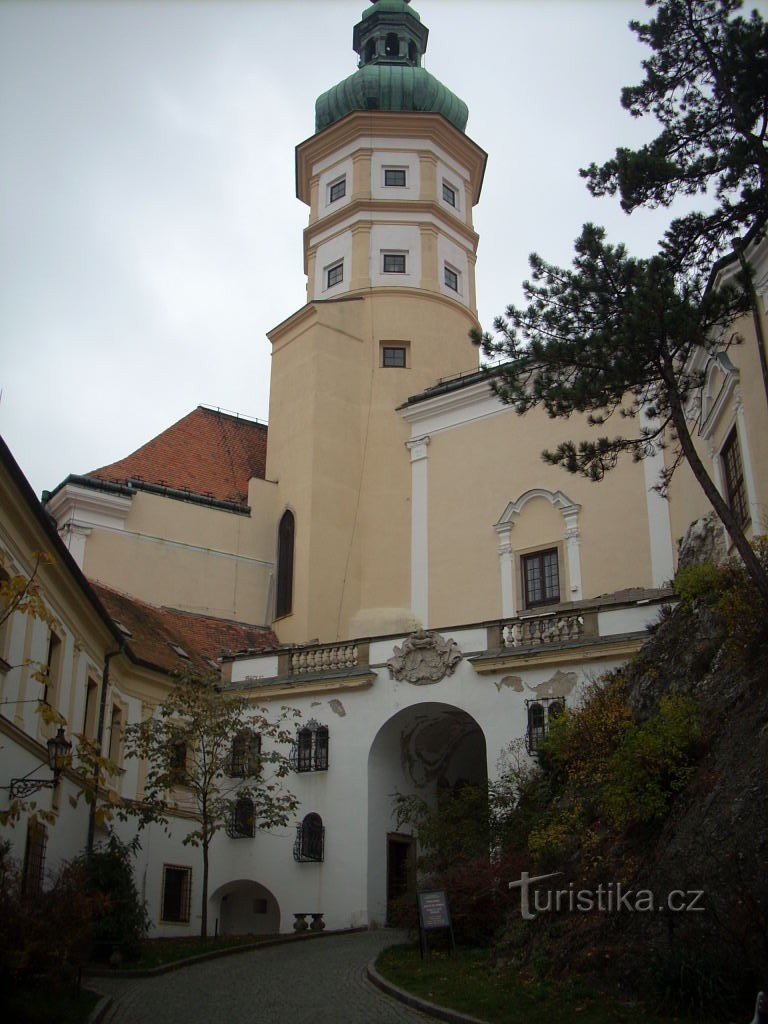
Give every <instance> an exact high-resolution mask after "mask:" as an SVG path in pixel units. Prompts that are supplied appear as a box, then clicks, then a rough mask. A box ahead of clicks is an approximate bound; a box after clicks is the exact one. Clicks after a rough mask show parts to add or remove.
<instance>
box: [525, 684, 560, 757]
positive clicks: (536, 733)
mask: <svg viewBox="0 0 768 1024" xmlns="http://www.w3.org/2000/svg"><path fill="white" fill-rule="evenodd" d="M526 706H527V708H528V727H527V729H526V731H525V747H526V750H527V751H528V753H529V754H535V753H536V751H537V750H538V749H539V747H540V746H541V744H542V742H543V741H544V739H545V738H546V736H548V735H549V730H550V726H551V725H552V723H553V722H554V721H555V720H556V719H558V718H559V717H560V716H561V715H562V714H563V713H564V712H565V700H564V698H563V697H539V698H538V699H537V700H529V701H526Z"/></svg>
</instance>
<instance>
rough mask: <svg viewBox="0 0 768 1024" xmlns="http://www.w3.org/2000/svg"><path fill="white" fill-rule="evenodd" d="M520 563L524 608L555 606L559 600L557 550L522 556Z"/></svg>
mask: <svg viewBox="0 0 768 1024" xmlns="http://www.w3.org/2000/svg"><path fill="white" fill-rule="evenodd" d="M521 563H522V570H523V585H524V587H525V606H526V608H535V607H536V606H537V605H543V604H557V603H558V601H559V600H560V570H559V567H558V561H557V549H556V548H551V549H550V550H548V551H536V552H534V554H532V555H523V557H522V559H521Z"/></svg>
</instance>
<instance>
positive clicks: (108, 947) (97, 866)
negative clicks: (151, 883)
mask: <svg viewBox="0 0 768 1024" xmlns="http://www.w3.org/2000/svg"><path fill="white" fill-rule="evenodd" d="M131 854H132V851H131V848H130V847H128V846H126V845H125V844H124V843H121V842H120V840H119V839H118V838H117V836H115V835H114V834H111V835H110V837H109V839H108V841H107V842H106V843H105V844H104V845H102V846H100V847H97V848H96V849H95V850H94V851H93V852H92V853H90V854H84V855H83V856H82V857H80V858H78V860H77V861H76V862H75V863H76V864H77V865H78V866H79V868H80V869H81V870H82V872H83V877H84V879H85V885H86V887H87V889H88V891H89V892H90V893H91V894H92V895H93V897H94V898H101V899H103V900H104V901H105V906H104V910H103V912H102V913H101V914H99V917H98V919H97V920H96V921H95V922H94V927H93V934H92V941H93V955H94V956H95V958H96V959H99V960H105V959H107V958H108V957H109V956H110V954H111V953H112V951H113V950H114V949H115V948H118V949H119V950H120V952H121V953H122V955H123V956H125V957H127V958H128V959H132V958H135V957H137V956H138V955H139V952H140V948H141V940H142V939H143V938H144V936H145V935H146V932H147V928H148V927H149V917H148V914H147V909H146V904H145V903H144V901H143V900H141V899H140V897H139V894H138V892H137V891H136V885H135V883H134V880H133V868H132V865H131Z"/></svg>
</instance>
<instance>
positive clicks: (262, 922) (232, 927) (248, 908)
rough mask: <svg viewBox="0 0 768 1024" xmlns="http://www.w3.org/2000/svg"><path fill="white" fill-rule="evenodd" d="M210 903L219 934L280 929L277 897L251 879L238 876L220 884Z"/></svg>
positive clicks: (238, 933) (272, 932)
mask: <svg viewBox="0 0 768 1024" xmlns="http://www.w3.org/2000/svg"><path fill="white" fill-rule="evenodd" d="M210 906H211V908H212V913H213V915H214V920H216V919H218V930H219V934H220V935H277V934H278V932H279V931H280V907H279V905H278V902H277V900H276V899H275V897H274V896H273V895H272V893H271V892H270V891H269V889H267V888H266V887H265V886H263V885H260V884H259V882H254V881H252V880H251V879H247V878H238V879H235V880H233V881H231V882H226V883H225V884H224V885H221V886H219V888H218V889H217V890H216V891H215V892H214V893H213V895H212V896H211V902H210Z"/></svg>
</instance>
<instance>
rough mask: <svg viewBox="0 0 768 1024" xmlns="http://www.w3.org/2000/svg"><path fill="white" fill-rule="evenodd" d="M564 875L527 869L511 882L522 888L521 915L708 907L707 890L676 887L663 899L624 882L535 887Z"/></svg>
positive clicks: (691, 910) (530, 917) (679, 911)
mask: <svg viewBox="0 0 768 1024" xmlns="http://www.w3.org/2000/svg"><path fill="white" fill-rule="evenodd" d="M560 875H562V871H555V872H553V873H552V874H549V875H529V874H528V872H527V871H522V872H521V873H520V878H519V879H518V880H517V881H516V882H510V883H509V888H510V889H519V890H520V915H521V917H523V918H524V919H525V920H526V921H531V920H533V918H534V917H536V914H537V913H538V914H545V913H552V912H553V911H554V912H555V913H562V912H564V911H568V912H569V913H582V914H586V913H589V912H591V911H595V910H596V911H598V912H600V913H603V914H616V913H619V912H622V911H629V912H630V913H638V914H643V913H645V914H647V913H649V912H653V911H654V910H668V911H671V912H672V913H674V914H682V913H695V912H696V911H702V910H704V909H705V907H704V906H703V905H702V903H703V900H704V890H703V889H673V890H672V891H671V892H670V893H668V894H667V895H666V897H664V898H660V897H657V896H656V893H654V892H651V890H650V889H625V888H624V886H623V885H622V884H621V882H608V883H607V884H605V885H603V883H602V882H601V883H600V885H598V886H597V888H596V889H579V888H577V886H576V883H574V882H571V883H569V885H568V887H567V888H566V889H553V888H544V889H535V888H533V887H534V886H535V885H536V884H537V883H538V882H545V881H547V880H548V879H550V878H559V877H560ZM531 904H533V910H532V909H531ZM534 911H535V913H534Z"/></svg>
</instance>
